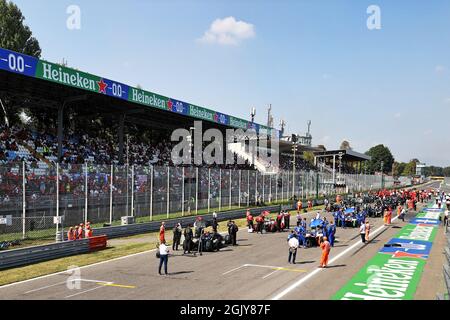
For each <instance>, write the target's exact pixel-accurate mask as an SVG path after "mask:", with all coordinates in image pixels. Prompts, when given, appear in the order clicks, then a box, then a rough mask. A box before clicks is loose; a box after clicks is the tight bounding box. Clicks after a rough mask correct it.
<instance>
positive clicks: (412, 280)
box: [333, 253, 425, 300]
mask: <svg viewBox="0 0 450 320" xmlns="http://www.w3.org/2000/svg"><path fill="white" fill-rule="evenodd" d="M394 255H395V254H394ZM394 255H387V254H381V253H378V254H376V255H375V257H373V258H372V259H371V260H369V262H368V263H367V264H366V265H365V266H364V267H363V268H362V269H361V270H360V271H359V272H358V273H357V274H356V276H354V277H353V278H352V279H351V280H350V281H349V282H348V283H347V284H346V285H345V286H344V287H343V288H342V289H341V290H339V291H338V292H337V293H336V295H335V296H334V297H333V299H334V300H412V299H413V298H414V293H415V291H416V288H417V285H418V284H419V280H420V277H421V275H422V271H423V268H424V266H425V260H422V259H411V258H408V259H407V258H401V257H400V258H395V257H393V256H394Z"/></svg>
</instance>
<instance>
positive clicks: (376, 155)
mask: <svg viewBox="0 0 450 320" xmlns="http://www.w3.org/2000/svg"><path fill="white" fill-rule="evenodd" d="M366 155H368V156H371V157H372V160H371V161H368V163H367V170H368V172H369V173H375V172H376V171H380V169H381V162H383V172H384V173H388V174H389V173H391V172H392V165H393V164H394V156H393V155H392V153H391V151H390V150H389V148H388V147H385V146H384V145H382V144H379V145H377V146H375V147H372V148H370V149H369V151H367V152H366Z"/></svg>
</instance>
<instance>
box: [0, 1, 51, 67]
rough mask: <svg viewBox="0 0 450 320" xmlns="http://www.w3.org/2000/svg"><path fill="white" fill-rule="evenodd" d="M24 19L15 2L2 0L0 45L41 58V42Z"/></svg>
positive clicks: (0, 8)
mask: <svg viewBox="0 0 450 320" xmlns="http://www.w3.org/2000/svg"><path fill="white" fill-rule="evenodd" d="M24 20H25V17H24V16H23V15H22V12H21V11H20V9H19V8H18V7H17V6H16V5H15V4H14V3H12V2H8V1H6V0H0V47H2V48H5V49H9V50H13V51H16V52H20V53H24V54H27V55H30V56H33V57H36V58H40V56H41V52H42V50H41V47H40V46H39V42H38V41H37V40H36V38H34V37H33V36H32V32H31V30H30V28H29V27H28V26H26V25H25V24H24Z"/></svg>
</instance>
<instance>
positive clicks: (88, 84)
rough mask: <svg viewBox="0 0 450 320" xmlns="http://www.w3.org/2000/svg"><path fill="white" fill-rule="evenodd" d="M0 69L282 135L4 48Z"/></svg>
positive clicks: (201, 117) (226, 123)
mask: <svg viewBox="0 0 450 320" xmlns="http://www.w3.org/2000/svg"><path fill="white" fill-rule="evenodd" d="M0 70H4V71H7V72H13V73H17V74H21V75H23V76H27V77H33V78H38V79H42V80H46V81H51V82H55V83H58V84H61V85H66V86H70V87H74V88H78V89H82V90H87V91H90V92H95V93H101V94H105V95H108V96H111V97H114V98H119V99H123V100H127V101H130V102H134V103H138V104H141V105H145V106H149V107H154V108H158V109H162V110H166V111H170V112H176V113H179V114H183V115H186V116H192V117H195V118H199V119H202V120H207V121H211V122H215V123H220V124H223V125H227V126H230V127H233V128H241V129H244V130H245V129H248V128H249V127H250V126H251V125H254V126H255V127H256V128H259V127H261V128H262V131H263V133H267V134H270V133H271V132H273V133H274V136H275V137H276V138H278V139H279V134H280V132H279V131H278V130H276V129H272V128H267V127H265V126H262V125H258V124H255V123H250V122H249V121H246V120H243V119H239V118H235V117H232V116H229V115H226V114H224V113H220V112H216V111H213V110H210V109H207V108H203V107H199V106H196V105H192V104H188V103H186V102H182V101H179V100H176V99H173V98H169V97H165V96H161V95H158V94H156V93H152V92H148V91H145V90H141V89H138V88H134V87H131V86H128V85H126V84H123V83H119V82H116V81H113V80H109V79H106V78H102V77H99V76H96V75H92V74H90V73H86V72H82V71H79V70H76V69H72V68H68V67H65V66H62V65H59V64H56V63H51V62H47V61H44V60H39V59H37V58H34V57H30V56H27V55H24V54H21V53H18V52H14V51H11V50H6V49H3V48H0Z"/></svg>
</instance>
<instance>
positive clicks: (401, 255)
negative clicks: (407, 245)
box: [392, 251, 426, 260]
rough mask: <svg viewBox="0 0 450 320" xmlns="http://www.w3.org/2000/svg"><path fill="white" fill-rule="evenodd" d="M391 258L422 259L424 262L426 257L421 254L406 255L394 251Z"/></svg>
mask: <svg viewBox="0 0 450 320" xmlns="http://www.w3.org/2000/svg"><path fill="white" fill-rule="evenodd" d="M392 258H418V259H424V260H426V255H424V254H421V253H407V252H403V251H396V252H395V253H394V254H393V255H392Z"/></svg>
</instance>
